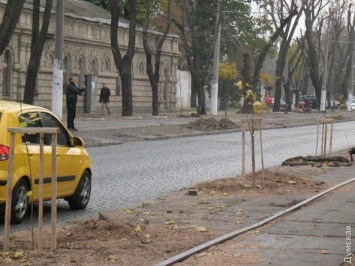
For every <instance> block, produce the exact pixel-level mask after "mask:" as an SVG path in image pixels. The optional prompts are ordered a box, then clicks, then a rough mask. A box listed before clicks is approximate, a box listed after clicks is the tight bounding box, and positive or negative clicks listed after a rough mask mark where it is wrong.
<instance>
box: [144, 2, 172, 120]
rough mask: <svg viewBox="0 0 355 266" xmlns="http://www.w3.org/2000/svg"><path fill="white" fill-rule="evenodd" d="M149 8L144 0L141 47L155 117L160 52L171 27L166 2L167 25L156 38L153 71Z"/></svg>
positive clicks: (157, 104)
mask: <svg viewBox="0 0 355 266" xmlns="http://www.w3.org/2000/svg"><path fill="white" fill-rule="evenodd" d="M150 8H151V2H150V1H149V0H146V17H145V23H144V27H143V46H144V51H145V55H146V61H147V74H148V77H149V82H150V86H151V88H152V114H153V115H155V116H157V115H159V90H158V89H159V79H160V58H161V51H162V47H163V44H164V42H165V39H166V37H167V35H168V32H169V29H170V25H171V12H170V11H171V0H168V14H167V24H166V27H165V30H164V33H163V35H162V36H161V37H159V38H158V41H157V45H156V52H155V67H154V69H153V64H152V51H151V49H150V47H149V44H148V25H149V17H150Z"/></svg>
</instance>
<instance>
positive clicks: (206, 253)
mask: <svg viewBox="0 0 355 266" xmlns="http://www.w3.org/2000/svg"><path fill="white" fill-rule="evenodd" d="M211 255H212V253H209V252H202V253H199V254H197V255H196V257H198V258H200V257H204V256H211Z"/></svg>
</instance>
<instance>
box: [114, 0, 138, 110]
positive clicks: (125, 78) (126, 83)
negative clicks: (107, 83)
mask: <svg viewBox="0 0 355 266" xmlns="http://www.w3.org/2000/svg"><path fill="white" fill-rule="evenodd" d="M117 2H118V1H117V0H110V10H111V33H110V36H111V49H112V55H113V58H114V61H115V64H116V67H117V68H118V71H119V73H120V76H121V80H122V116H132V115H133V103H132V61H133V56H134V49H135V43H136V23H137V9H136V8H137V3H136V0H128V2H127V5H128V8H129V33H128V34H129V35H128V46H127V52H126V54H125V55H124V56H123V57H122V54H121V49H120V47H119V45H118V33H117V32H118V22H119V18H120V13H121V11H122V7H119V6H118V3H117Z"/></svg>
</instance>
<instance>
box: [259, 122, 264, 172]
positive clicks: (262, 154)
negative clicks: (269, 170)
mask: <svg viewBox="0 0 355 266" xmlns="http://www.w3.org/2000/svg"><path fill="white" fill-rule="evenodd" d="M259 133H260V134H259V136H260V154H261V169H262V170H263V171H264V151H263V138H262V134H261V119H260V120H259Z"/></svg>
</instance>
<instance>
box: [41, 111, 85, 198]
mask: <svg viewBox="0 0 355 266" xmlns="http://www.w3.org/2000/svg"><path fill="white" fill-rule="evenodd" d="M39 116H40V118H41V124H42V126H43V127H55V128H59V132H58V134H57V180H58V196H61V197H63V196H66V195H71V194H73V192H74V190H75V179H76V178H80V176H81V173H79V169H80V162H81V157H80V152H79V151H78V148H76V147H72V146H71V145H70V135H69V133H68V131H67V130H66V128H65V127H64V126H63V124H62V123H61V122H59V121H58V119H57V118H56V117H55V116H53V115H52V114H50V113H47V112H40V113H39ZM45 149H46V151H47V152H48V153H51V152H50V151H51V149H52V134H45Z"/></svg>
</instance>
